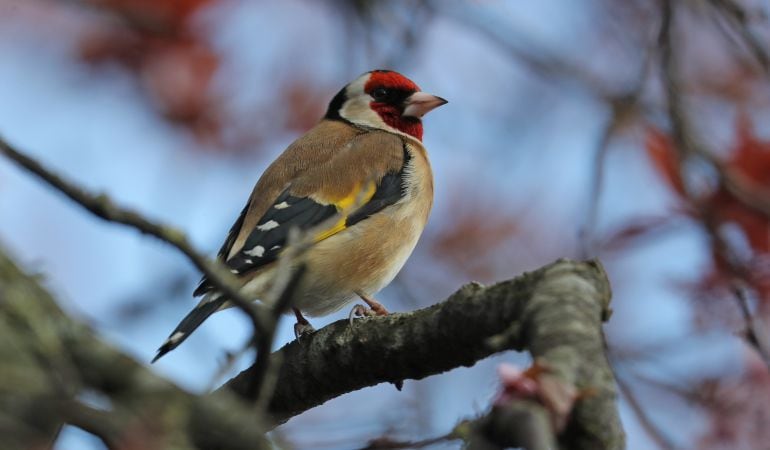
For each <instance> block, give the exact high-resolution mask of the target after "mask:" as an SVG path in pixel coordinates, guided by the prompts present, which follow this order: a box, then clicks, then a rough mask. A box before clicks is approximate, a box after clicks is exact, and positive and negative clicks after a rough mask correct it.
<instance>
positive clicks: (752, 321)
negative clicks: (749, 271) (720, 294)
mask: <svg viewBox="0 0 770 450" xmlns="http://www.w3.org/2000/svg"><path fill="white" fill-rule="evenodd" d="M732 288H733V293H734V294H735V301H736V302H737V303H738V308H740V310H741V314H742V315H743V320H744V321H745V322H746V341H747V342H748V343H749V345H751V346H752V347H753V348H754V350H756V351H757V353H758V354H759V356H760V358H762V361H763V362H764V363H765V365H766V366H767V369H768V370H770V348H768V347H767V345H768V339H767V332H766V331H765V329H764V327H763V326H762V323H761V322H760V321H759V320H757V318H756V317H755V316H754V314H752V313H751V307H750V305H749V298H748V295H747V294H746V289H745V287H744V286H741V285H740V284H738V283H734V284H733V286H732Z"/></svg>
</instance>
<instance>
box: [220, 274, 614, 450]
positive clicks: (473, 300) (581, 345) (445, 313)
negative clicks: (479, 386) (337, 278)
mask: <svg viewBox="0 0 770 450" xmlns="http://www.w3.org/2000/svg"><path fill="white" fill-rule="evenodd" d="M609 298H610V292H609V285H608V282H607V279H606V275H605V274H604V272H603V270H602V269H601V267H600V266H599V265H598V264H596V263H578V262H572V261H567V260H560V261H558V262H556V263H554V264H552V265H549V266H546V267H544V268H542V269H540V270H538V271H536V272H532V273H527V274H524V275H522V276H520V277H518V278H516V279H514V280H511V281H506V282H502V283H499V284H496V285H493V286H489V287H484V286H481V285H479V284H469V285H466V286H464V287H463V288H462V289H460V290H459V291H457V292H456V293H455V294H453V295H452V296H450V298H449V299H447V300H446V301H444V302H442V303H439V304H436V305H433V306H431V307H428V308H425V309H421V310H418V311H414V312H411V313H406V314H392V315H390V316H385V317H370V318H366V319H363V320H362V321H361V322H360V323H358V324H357V326H355V327H350V326H349V324H348V322H347V321H346V320H341V321H338V322H335V323H333V324H331V325H329V326H327V327H325V328H323V329H321V330H319V331H318V332H316V333H314V334H312V335H310V336H308V337H307V338H306V339H303V340H302V342H301V343H298V342H296V341H295V342H292V343H290V344H288V345H286V346H284V347H283V348H282V349H281V350H279V351H278V352H277V353H276V355H280V356H281V357H282V358H283V365H282V366H281V369H280V371H279V375H278V377H279V379H280V380H281V382H280V383H278V384H277V385H276V390H275V393H274V394H273V399H272V401H271V402H270V407H269V412H270V414H271V415H272V416H273V418H274V419H275V420H277V421H279V422H280V421H285V420H287V419H288V418H290V417H292V416H294V415H296V414H299V413H301V412H303V411H305V410H307V409H309V408H312V407H314V406H317V405H319V404H321V403H324V402H326V401H328V400H330V399H332V398H334V397H337V396H339V395H341V394H344V393H347V392H351V391H354V390H357V389H361V388H363V387H366V386H372V385H375V384H378V383H382V382H390V383H393V382H397V381H400V380H404V379H422V378H425V377H427V376H430V375H434V374H437V373H441V372H444V371H446V370H450V369H453V368H455V367H459V366H470V365H472V364H474V363H475V362H476V361H478V360H480V359H482V358H485V357H487V356H489V355H491V354H493V353H496V352H500V351H503V350H508V349H516V350H524V349H529V350H530V351H531V352H532V354H533V356H535V357H537V358H543V360H544V361H545V363H546V364H547V365H548V366H549V367H552V368H553V370H554V374H555V376H558V377H559V378H560V379H561V380H563V381H564V382H565V383H568V384H570V385H573V386H575V387H576V388H577V389H578V390H584V389H587V390H590V391H591V392H594V393H595V394H594V395H590V396H586V397H585V398H583V399H581V400H579V401H578V402H577V403H576V404H575V407H574V410H573V412H572V416H571V417H572V421H571V422H570V423H571V425H570V426H568V428H567V429H568V433H570V436H571V439H573V441H574V442H575V444H574V445H573V446H572V447H569V448H574V449H589V448H590V449H604V448H612V449H615V448H620V446H621V445H622V441H623V432H622V428H621V427H620V422H619V418H618V416H617V410H616V408H615V401H616V393H615V388H614V382H613V378H612V372H611V370H610V368H609V365H608V363H607V360H606V357H605V356H604V338H603V335H602V333H601V322H602V320H603V318H606V317H608V314H609V310H608V302H609ZM254 371H255V368H254V367H252V368H250V369H247V370H245V371H244V372H242V373H241V374H240V375H238V376H237V377H235V378H234V379H232V380H230V381H229V382H228V383H227V384H226V385H225V389H228V390H231V391H233V392H235V393H237V394H238V395H242V396H246V395H247V394H248V389H249V384H250V383H251V378H252V377H253V375H254ZM599 423H600V424H601V426H595V425H596V424H599ZM591 424H593V425H591Z"/></svg>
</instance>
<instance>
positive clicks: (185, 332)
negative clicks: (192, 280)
mask: <svg viewBox="0 0 770 450" xmlns="http://www.w3.org/2000/svg"><path fill="white" fill-rule="evenodd" d="M224 302H225V300H224V298H212V299H210V300H209V301H206V302H202V303H200V304H199V305H198V306H196V307H195V308H194V309H193V310H192V311H190V312H189V313H187V315H186V316H185V317H184V319H182V321H181V322H179V325H177V326H176V328H175V329H174V331H173V332H172V333H171V334H170V335H169V336H168V339H166V342H164V343H163V345H161V346H160V348H159V349H158V354H157V355H155V357H154V358H152V361H151V363H154V362H155V361H157V360H159V359H160V357H161V356H163V355H165V354H166V353H168V352H170V351H171V350H173V349H175V348H177V346H179V344H181V343H182V342H184V340H185V339H187V337H188V336H190V335H191V334H192V332H193V331H195V329H196V328H198V327H199V326H200V324H202V323H203V321H204V320H206V319H207V318H208V317H209V316H210V315H212V314H214V313H215V312H217V310H219V308H220V307H221V306H222V304H223V303H224Z"/></svg>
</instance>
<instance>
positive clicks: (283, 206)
mask: <svg viewBox="0 0 770 450" xmlns="http://www.w3.org/2000/svg"><path fill="white" fill-rule="evenodd" d="M289 206H290V205H289V204H288V203H286V202H281V203H279V204H277V205H275V206H273V208H275V209H286V208H288V207H289Z"/></svg>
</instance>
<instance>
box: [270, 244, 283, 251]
mask: <svg viewBox="0 0 770 450" xmlns="http://www.w3.org/2000/svg"><path fill="white" fill-rule="evenodd" d="M279 248H281V246H280V245H274V246H272V247H270V250H278V249H279Z"/></svg>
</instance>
